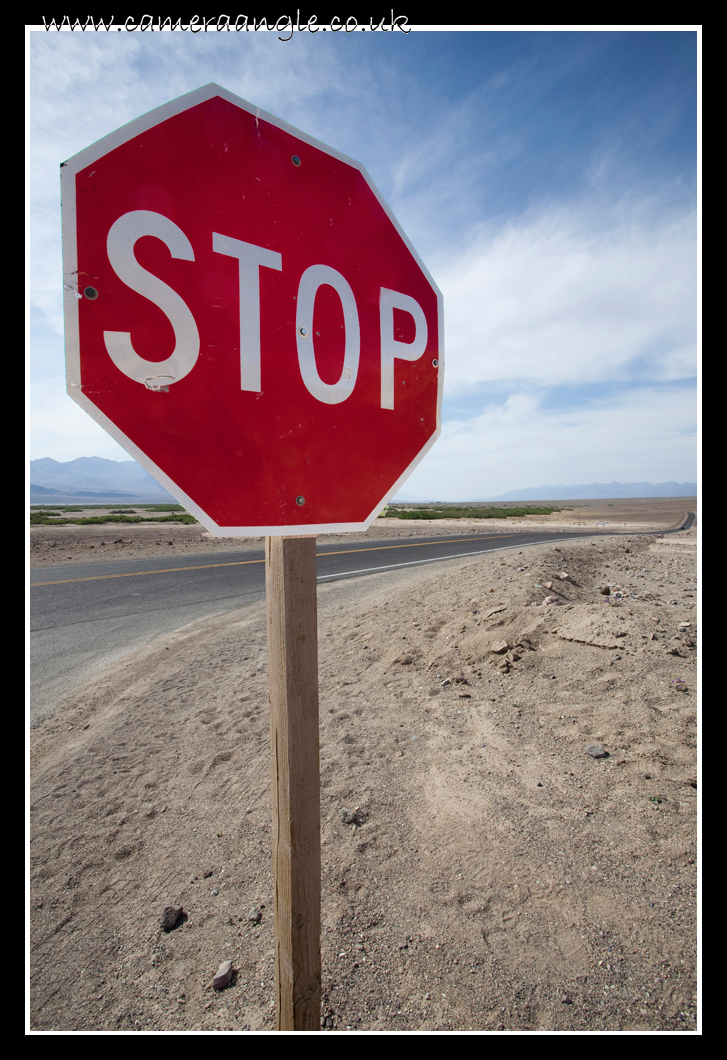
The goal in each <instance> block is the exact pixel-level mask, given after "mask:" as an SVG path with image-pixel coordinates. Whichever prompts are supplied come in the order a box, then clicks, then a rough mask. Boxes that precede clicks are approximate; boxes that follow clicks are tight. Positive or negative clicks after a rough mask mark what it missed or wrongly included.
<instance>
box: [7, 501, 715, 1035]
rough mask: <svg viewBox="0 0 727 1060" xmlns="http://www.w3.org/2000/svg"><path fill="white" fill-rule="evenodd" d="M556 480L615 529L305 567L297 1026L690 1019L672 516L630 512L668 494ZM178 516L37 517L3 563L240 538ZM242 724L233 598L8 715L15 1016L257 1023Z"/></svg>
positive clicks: (389, 1028)
mask: <svg viewBox="0 0 727 1060" xmlns="http://www.w3.org/2000/svg"><path fill="white" fill-rule="evenodd" d="M563 503H564V505H567V506H568V507H572V509H573V510H572V511H570V512H566V511H564V512H561V513H560V514H557V515H553V516H551V517H549V518H548V519H546V520H544V521H543V525H544V527H547V528H550V529H566V528H570V527H571V526H573V527H575V528H577V529H579V530H583V531H584V532H585V533H588V532H591V530H592V529H596V527H595V523H596V521H599V520H603V519H605V520H607V522H609V523H611V524H616V525H618V523H619V522H620V523H621V526H620V527H619V528H618V529H619V531H620V532H619V534H618V535H617V536H610V537H592V538H588V537H584V538H583V539H580V540H573V541H565V542H557V541H552V542H548V543H546V544H539V545H531V546H523V547H522V548H517V549H513V550H508V551H502V552H494V553H490V554H487V555H484V556H475V557H470V558H467V559H457V560H451V561H448V562H446V563H441V564H435V565H427V566H424V567H414V568H408V569H406V570H399V571H394V572H391V573H388V572H387V573H381V574H374V575H371V576H368V577H366V578H359V579H355V580H351V581H341V582H336V583H329V584H326V585H321V586H319V591H318V628H319V675H320V723H321V808H322V837H323V848H322V852H323V866H322V888H323V899H322V937H321V946H322V961H323V1006H322V1026H323V1028H324V1029H325V1030H330V1031H333V1032H336V1031H342V1032H351V1033H353V1032H372V1031H373V1032H381V1033H392V1032H400V1031H403V1032H424V1033H428V1032H445V1033H446V1032H456V1031H470V1032H497V1031H501V1032H511V1033H512V1032H523V1031H524V1032H527V1031H530V1032H532V1031H536V1032H537V1031H559V1032H573V1033H587V1032H597V1031H600V1032H604V1031H606V1032H608V1031H621V1032H627V1033H628V1032H638V1031H642V1032H659V1031H662V1032H669V1031H697V1030H698V1029H699V1026H700V1021H699V1019H698V1010H697V970H698V916H697V897H698V860H697V853H698V795H697V764H698V744H697V697H696V692H697V659H696V656H697V650H696V644H697V614H698V612H697V598H696V576H697V538H698V531H697V530H696V529H691V530H689V531H686V532H684V533H680V534H677V535H666V536H663V535H660V534H658V533H657V534H656V535H652V536H647V535H640V534H638V533H637V532H636V531H637V530H646V529H651V530H656V531H659V530H664V529H667V528H668V527H674V526H678V525H680V524H681V522H682V519H683V517H684V515H685V514H686V512H687V511H696V507H695V502H694V501H692V500H691V499H689V498H675V499H669V500H662V501H658V500H656V501H651V500H649V501H630V500H629V501H614V502H610V501H609V502H605V501H603V502H597V501H575V502H563ZM380 522H381V521H379V523H377V524H376V525H375V526H374V527H373V528H372V529H371V530H370V531H369V532H368V537H370V538H373V539H376V538H381V537H385V536H391V535H394V536H413V535H415V534H420V533H421V534H432V533H434V534H441V533H443V532H450V533H462V532H463V531H465V530H468V531H470V532H480V533H481V532H483V531H485V530H486V531H487V532H489V531H490V530H495V529H497V528H496V527H495V526H494V525H493V521H490V520H488V521H487V522H486V523H484V524H483V523H482V522H480V521H478V522H476V523H475V525H474V527H467V526H466V524H463V523H461V522H460V523H458V524H456V525H455V526H451V527H445V526H443V525H442V522H439V521H437V522H432V523H431V524H429V525H423V524H422V523H420V522H415V523H412V522H400V521H396V523H394V525H388V522H387V524H386V525H384V526H383V527H382V526H381V525H380ZM473 522H474V521H473ZM624 522H625V523H626V524H627V525H626V527H624V526H623V523H624ZM518 523H519V524H520V525H523V524H524V525H527V526H528V529H530V528H531V524H533V523H535V524H536V525H537V524H538V520H535V519H530V518H526V519H523V520H518ZM506 528H507V529H509V528H510V527H509V526H508V525H507V523H504V524H503V526H502V529H506ZM610 528H611V527H607V529H610ZM597 529H599V530H600V529H602V528H601V527H600V526H599V527H598V528H597ZM201 532H202V531H201V528H200V527H194V526H193V527H178V528H173V524H165V525H164V529H163V531H161V532H160V530H159V528H157V527H154V526H145V525H140V526H132V527H128V526H124V527H123V528H122V530H121V532H119V529H118V528H114V527H113V526H110V527H69V528H49V527H38V528H34V530H33V532H32V534H31V564H32V566H40V567H43V566H51V565H53V564H54V562H58V563H66V564H67V563H73V562H79V561H80V562H89V561H90V560H92V559H93V558H95V557H97V558H99V559H106V558H112V557H114V556H116V557H117V558H119V557H120V556H121V555H125V556H129V557H132V556H153V555H157V554H158V555H160V556H161V555H169V554H170V549H173V550H174V552H175V553H176V552H182V551H184V552H189V553H199V554H202V553H203V552H205V551H215V550H223V551H229V550H230V549H231V547H239V548H245V547H258V548H259V547H260V543H259V542H257V541H256V542H253V541H250V542H243V541H238V542H237V544H235V543H233V542H231V541H229V540H227V541H224V540H215V539H209V538H204V539H203V538H201ZM119 538H123V539H126V540H127V541H129V542H130V543H129V544H114V541H115V540H117V539H119ZM343 539H344V540H348V538H346V537H344V538H343ZM322 540H325V539H322ZM328 540H331V538H328ZM102 541H105V542H106V544H105V545H102V544H101V542H102ZM170 541H173V542H174V543H173V545H171V546H170V545H169V544H168V543H167V542H170ZM52 542H55V545H53V544H52ZM157 542H158V543H157ZM563 575H567V577H562V576H563ZM549 583H550V584H549ZM606 586H608V587H609V588H610V595H608V596H606V595H603V594H602V593H601V591H600V590H601V589H602V588H605V587H606ZM548 598H554V600H555V602H550V603H545V601H546V600H547V599H548ZM594 744H601V745H602V746H603V748H604V750H605V752H606V753H605V756H604V757H600V758H594V757H592V756H591V754H589V753H588V752H587V750H586V748H587V747H589V746H590V745H594ZM269 755H270V750H269V732H268V705H267V678H266V645H265V613H264V604H263V603H256V604H253V605H251V606H249V607H247V608H245V609H241V610H239V611H236V612H231V613H227V614H224V615H219V616H215V617H212V618H206V619H204V620H201V621H198V622H194V623H191V624H189V625H187V626H185V627H184V628H182V629H179V630H177V631H175V632H173V633H170V634H166V635H163V636H160V637H157V638H156V639H154V640H152V641H151V642H150V643H148V644H147V645H146V646H145V647H144V648H143V649H141V650H138V651H135V652H133V653H130V654H129V655H127V656H125V657H124V658H122V659H121V660H120V661H118V662H117V663H115V664H114V665H113V666H112V667H110V668H109V669H108V670H107V671H106V672H104V673H103V674H102V675H101V676H100V677H99V678H97V679H96V680H94V681H93V682H92V683H90V684H87V685H85V686H84V687H82V688H78V689H77V690H75V691H74V693H73V694H71V695H69V696H68V697H67V698H66V699H65V700H64V701H63V702H61V703H59V704H58V705H57V709H56V712H55V714H54V716H53V717H52V718H50V719H49V720H47V721H46V722H44V723H43V724H42V725H40V726H39V727H38V728H36V729H34V730H32V731H31V732H30V733H29V757H30V789H29V807H30V812H29V820H30V869H29V874H30V898H29V954H30V988H29V1017H28V1026H29V1029H30V1030H31V1031H106V1032H108V1031H122V1032H126V1031H141V1032H144V1031H168V1032H184V1031H188V1032H190V1031H198V1032H200V1031H201V1032H215V1031H219V1032H226V1031H227V1032H229V1031H246V1032H249V1033H255V1032H266V1031H270V1030H272V1029H273V1028H274V1025H275V1024H274V1008H273V1004H274V1003H273V996H274V964H273V924H272V874H271V849H270V848H271V820H270V816H271V815H270V793H269V777H270V769H269ZM344 818H345V819H347V820H348V821H349V822H350V823H344ZM169 904H179V905H182V906H183V908H184V914H183V916H182V917H181V918H180V920H179V922H178V924H177V926H176V927H175V928H174V929H173V930H171V931H168V932H167V931H164V930H163V928H162V927H161V926H160V923H159V917H160V915H161V913H162V911H163V909H164V907H165V906H167V905H169ZM224 960H230V961H232V963H233V967H234V970H235V971H234V975H233V978H232V981H231V983H230V985H229V986H228V987H226V988H225V989H224V990H221V991H215V990H214V989H213V987H212V980H213V977H214V975H215V972H216V970H217V967H218V965H219V964H220V963H221V962H222V961H224Z"/></svg>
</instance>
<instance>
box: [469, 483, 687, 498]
mask: <svg viewBox="0 0 727 1060" xmlns="http://www.w3.org/2000/svg"><path fill="white" fill-rule="evenodd" d="M696 495H697V484H696V482H656V483H654V482H589V483H588V485H585V486H584V485H579V486H572V485H571V486H563V485H559V486H532V487H529V488H528V489H524V490H511V491H510V492H509V493H503V494H502V495H501V496H499V497H491V498H490V500H493V501H580V500H601V499H603V498H607V497H608V498H617V497H620V498H624V497H696Z"/></svg>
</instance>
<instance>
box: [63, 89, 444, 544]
mask: <svg viewBox="0 0 727 1060" xmlns="http://www.w3.org/2000/svg"><path fill="white" fill-rule="evenodd" d="M61 190H62V205H63V211H62V212H63V268H64V299H65V327H66V367H67V383H68V393H69V395H70V396H71V397H72V398H73V399H74V400H75V401H76V402H78V404H79V405H81V407H82V408H84V409H85V410H86V411H87V412H88V413H89V414H90V415H91V416H92V417H93V418H94V419H95V420H96V421H97V422H98V423H99V424H100V425H101V426H103V427H104V428H105V429H106V430H107V431H108V432H109V434H111V435H112V436H113V437H114V438H115V439H116V440H117V441H118V442H119V443H120V444H121V445H122V446H123V447H124V448H125V449H126V450H127V452H128V453H130V454H131V456H133V457H134V458H135V459H136V460H138V461H139V463H140V464H141V465H142V466H143V467H145V468H146V469H147V470H148V471H149V472H151V474H152V475H153V476H154V477H155V478H156V479H157V480H158V481H159V482H160V483H161V484H162V485H163V486H164V487H165V488H166V489H168V490H169V492H170V493H172V494H173V495H174V496H176V497H177V498H178V499H179V501H180V502H181V503H182V504H184V505H185V507H186V508H187V509H188V510H189V511H191V512H193V513H194V514H195V515H196V516H197V518H198V519H199V520H200V521H201V522H202V523H203V524H204V525H205V526H206V527H207V528H208V529H209V530H210V531H211V532H212V533H214V534H217V535H225V536H230V535H287V534H296V533H298V532H301V531H302V530H305V531H306V532H307V533H325V532H331V531H340V530H344V531H345V530H364V529H366V527H367V526H368V525H369V524H370V523H371V521H372V520H373V519H374V518H375V516H376V515H377V513H378V512H379V511H380V509H381V507H382V505H383V504H384V503H385V502H386V501H387V500H388V499H389V498H390V497H391V496H392V495H393V494H394V493H395V492H396V490H397V489H398V488H399V487H400V485H401V483H402V482H403V481H404V479H405V478H406V477H407V476H408V475H409V474H410V472H411V471H412V470H413V469H414V467H415V466H416V465H417V463H418V462H419V461H420V460H421V459H422V457H423V456H424V455H425V453H426V452H427V451H428V450H429V449H430V447H431V446H432V445H433V443H434V442H435V440H436V439H437V437H438V436H439V433H440V420H441V404H442V386H443V364H444V356H443V343H442V333H443V316H442V296H441V293H440V292H439V290H438V288H437V287H436V285H435V284H434V282H433V280H432V278H431V277H430V275H429V273H428V272H427V269H426V268H425V266H424V265H423V264H422V262H421V261H420V259H419V257H418V255H417V253H416V251H415V250H414V248H413V247H412V246H411V244H410V243H409V240H408V239H407V237H406V235H405V234H404V232H403V231H402V229H401V227H400V226H399V224H398V222H397V221H396V219H395V218H394V216H393V214H392V213H391V211H390V209H389V207H388V206H387V205H386V203H385V202H384V200H383V198H382V197H381V195H380V194H379V192H378V190H377V188H376V187H375V185H374V184H373V182H372V180H371V178H370V177H369V176H368V174H367V172H366V170H365V169H364V168H363V167H362V166H361V165H360V164H359V163H358V162H355V161H354V160H353V159H351V158H348V157H346V156H345V155H343V154H341V153H340V152H338V151H336V150H335V149H334V148H331V147H327V146H326V145H324V144H322V143H320V142H319V141H317V140H315V139H314V138H313V137H311V136H308V135H307V134H306V133H303V132H300V131H299V130H297V129H294V128H292V127H291V126H290V125H288V124H286V123H285V122H284V121H281V120H280V119H279V118H276V117H273V116H272V115H271V114H268V113H266V112H265V111H262V110H260V109H259V108H257V107H255V106H253V105H252V104H251V103H248V102H246V101H245V100H243V99H240V98H238V97H237V96H234V95H233V94H232V93H230V92H228V91H226V90H225V89H223V88H220V87H219V86H218V85H215V84H212V85H207V86H205V87H204V88H200V89H197V90H196V91H194V92H190V93H189V94H187V95H185V96H182V97H180V98H179V99H176V100H174V101H172V102H171V103H168V104H166V105H165V106H162V107H159V108H157V109H156V110H153V111H151V112H150V113H149V114H146V115H144V116H143V117H141V118H138V119H136V120H135V121H132V122H130V123H129V124H128V125H125V126H124V127H123V128H121V129H118V130H117V131H116V132H113V133H111V134H110V135H109V136H106V137H104V138H103V139H102V140H99V141H98V142H97V143H95V144H93V145H92V146H90V147H88V148H86V150H84V151H81V152H80V153H79V154H77V155H75V156H74V157H73V158H71V159H69V160H68V161H67V162H64V163H63V164H62V166H61Z"/></svg>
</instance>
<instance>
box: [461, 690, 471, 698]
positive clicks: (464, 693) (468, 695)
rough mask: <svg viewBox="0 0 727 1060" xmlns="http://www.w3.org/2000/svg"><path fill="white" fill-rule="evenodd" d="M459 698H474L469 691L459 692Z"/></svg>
mask: <svg viewBox="0 0 727 1060" xmlns="http://www.w3.org/2000/svg"><path fill="white" fill-rule="evenodd" d="M459 698H460V699H472V696H471V695H470V693H469V692H460V693H459Z"/></svg>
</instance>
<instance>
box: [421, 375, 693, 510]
mask: <svg viewBox="0 0 727 1060" xmlns="http://www.w3.org/2000/svg"><path fill="white" fill-rule="evenodd" d="M694 432H695V413H694V394H693V391H692V390H691V389H688V388H686V387H680V386H675V387H670V388H668V389H667V390H665V389H663V388H651V387H643V388H638V389H635V390H631V391H628V392H627V393H625V394H616V395H614V396H612V397H611V399H610V400H607V401H603V402H601V403H600V404H599V405H597V406H593V405H591V406H589V407H582V408H569V409H566V410H563V409H560V410H556V411H549V410H547V409H545V408H543V406H542V404H541V402H540V400H539V398H538V397H537V396H536V395H534V394H523V393H520V394H513V395H511V396H510V397H509V398H508V399H507V400H506V401H504V402H503V403H502V404H498V405H494V404H493V405H491V406H489V407H487V408H485V409H484V411H483V412H482V413H481V414H480V415H478V416H473V417H471V418H469V419H463V420H455V421H453V422H450V423H448V424H446V425H445V427H444V431H443V433H442V437H441V438H440V440H439V442H438V443H437V445H436V446H435V447H434V449H433V450H432V452H431V454H430V455H429V457H428V459H427V461H426V462H422V464H421V465H420V467H419V468H417V469H416V470H415V471H414V473H413V474H412V476H411V478H409V479H408V480H407V483H406V486H405V487H404V491H405V492H406V493H407V494H408V495H409V496H412V497H421V498H422V499H427V498H436V499H438V500H466V499H477V498H482V497H488V496H496V495H498V494H501V493H506V492H508V491H509V490H511V489H519V488H525V487H527V486H538V485H545V484H546V483H553V482H563V483H579V482H594V481H601V482H604V481H606V482H610V481H613V480H616V481H619V482H641V481H647V480H650V481H652V482H664V481H669V480H672V479H673V480H675V481H692V480H693V479H694V476H695V463H694V447H695V446H694V443H695V438H694Z"/></svg>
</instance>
